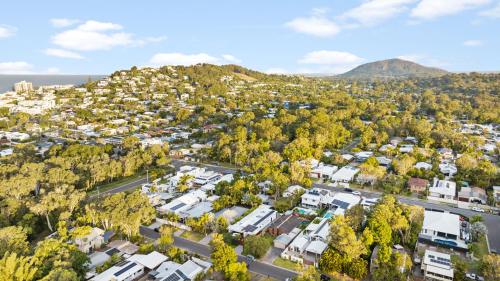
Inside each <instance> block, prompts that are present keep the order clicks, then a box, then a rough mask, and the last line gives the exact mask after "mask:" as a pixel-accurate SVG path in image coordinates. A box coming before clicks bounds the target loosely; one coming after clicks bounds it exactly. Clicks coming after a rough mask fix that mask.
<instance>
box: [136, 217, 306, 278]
mask: <svg viewBox="0 0 500 281" xmlns="http://www.w3.org/2000/svg"><path fill="white" fill-rule="evenodd" d="M140 233H141V235H142V236H144V237H147V238H149V239H153V240H156V239H158V238H159V237H160V235H159V234H158V233H157V232H156V231H154V230H152V229H150V228H147V227H144V226H141V228H140ZM174 246H176V247H178V248H181V249H184V250H187V251H189V252H192V253H196V254H198V255H200V256H204V257H207V258H210V254H211V253H212V251H211V249H210V247H209V246H207V245H203V244H200V243H197V242H194V241H191V240H188V239H184V238H181V237H177V236H175V237H174ZM238 261H239V262H244V261H246V257H245V256H242V255H238ZM248 270H249V271H251V272H254V273H258V274H261V275H263V276H270V277H273V278H275V279H277V280H285V279H287V278H293V277H295V276H296V275H297V274H296V273H295V272H293V271H290V270H287V269H285V268H281V267H277V266H274V265H272V264H268V263H264V262H260V261H257V260H256V261H254V262H251V263H250V264H249V266H248Z"/></svg>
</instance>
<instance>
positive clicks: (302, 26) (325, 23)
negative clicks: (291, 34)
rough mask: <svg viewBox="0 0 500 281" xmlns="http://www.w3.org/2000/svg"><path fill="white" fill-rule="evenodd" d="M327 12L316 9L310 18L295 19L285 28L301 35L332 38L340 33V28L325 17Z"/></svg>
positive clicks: (286, 24)
mask: <svg viewBox="0 0 500 281" xmlns="http://www.w3.org/2000/svg"><path fill="white" fill-rule="evenodd" d="M325 12H326V10H324V9H314V10H313V14H312V15H311V16H310V17H300V18H295V19H293V20H291V21H289V22H287V23H285V26H286V27H288V28H290V29H292V30H294V31H296V32H299V33H305V34H309V35H314V36H318V37H331V36H334V35H336V34H337V33H339V32H340V27H339V26H338V25H337V24H336V23H335V22H333V21H331V20H329V19H328V18H327V17H326V16H325Z"/></svg>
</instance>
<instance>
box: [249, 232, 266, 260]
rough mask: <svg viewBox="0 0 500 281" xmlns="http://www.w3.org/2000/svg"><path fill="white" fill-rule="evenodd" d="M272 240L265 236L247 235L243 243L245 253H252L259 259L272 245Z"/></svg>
mask: <svg viewBox="0 0 500 281" xmlns="http://www.w3.org/2000/svg"><path fill="white" fill-rule="evenodd" d="M271 244H272V241H271V239H269V238H266V237H264V236H254V235H251V236H247V237H245V241H244V243H243V254H244V255H252V256H254V257H255V258H257V259H260V258H261V257H263V256H264V255H265V254H266V253H267V251H268V250H269V248H270V247H271V246H272V245H271Z"/></svg>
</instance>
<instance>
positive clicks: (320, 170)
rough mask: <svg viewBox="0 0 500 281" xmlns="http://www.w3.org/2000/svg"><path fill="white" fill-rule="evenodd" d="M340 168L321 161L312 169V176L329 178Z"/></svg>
mask: <svg viewBox="0 0 500 281" xmlns="http://www.w3.org/2000/svg"><path fill="white" fill-rule="evenodd" d="M338 169H339V168H338V167H337V166H333V165H328V164H323V163H319V165H318V166H316V167H314V168H313V169H312V170H311V174H310V176H311V178H316V179H323V180H329V179H331V177H332V176H333V174H334V173H335V172H336V171H337V170H338Z"/></svg>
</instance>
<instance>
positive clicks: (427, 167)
mask: <svg viewBox="0 0 500 281" xmlns="http://www.w3.org/2000/svg"><path fill="white" fill-rule="evenodd" d="M415 168H417V169H424V170H426V171H429V170H431V169H432V164H430V163H427V162H417V163H416V164H415Z"/></svg>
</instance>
